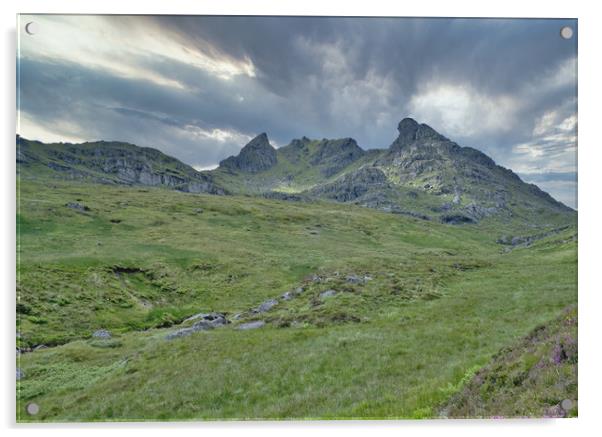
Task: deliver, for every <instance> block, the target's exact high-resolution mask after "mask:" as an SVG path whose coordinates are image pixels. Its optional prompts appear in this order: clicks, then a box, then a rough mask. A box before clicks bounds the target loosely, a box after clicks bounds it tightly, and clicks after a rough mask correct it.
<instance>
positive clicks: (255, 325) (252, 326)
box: [236, 320, 265, 331]
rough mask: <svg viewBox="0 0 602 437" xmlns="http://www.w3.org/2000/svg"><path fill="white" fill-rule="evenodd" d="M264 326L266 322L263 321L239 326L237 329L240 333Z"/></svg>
mask: <svg viewBox="0 0 602 437" xmlns="http://www.w3.org/2000/svg"><path fill="white" fill-rule="evenodd" d="M264 325H265V322H264V321H263V320H256V321H254V322H248V323H243V324H241V325H238V327H237V328H236V329H238V330H239V331H248V330H249V329H257V328H261V327H262V326H264Z"/></svg>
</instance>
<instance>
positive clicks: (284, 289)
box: [16, 15, 577, 422]
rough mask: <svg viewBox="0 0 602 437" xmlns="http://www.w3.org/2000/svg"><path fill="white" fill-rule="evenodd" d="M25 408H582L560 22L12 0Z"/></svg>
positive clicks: (501, 413) (559, 413)
mask: <svg viewBox="0 0 602 437" xmlns="http://www.w3.org/2000/svg"><path fill="white" fill-rule="evenodd" d="M18 35H19V49H18V53H17V59H18V108H17V110H18V121H19V125H18V132H17V164H18V165H17V189H18V193H17V194H18V216H17V223H18V229H17V232H18V235H17V237H18V240H17V241H18V243H19V245H18V266H17V267H18V281H17V306H16V311H17V326H16V332H17V340H16V341H17V360H16V361H17V371H16V378H17V393H16V402H17V420H18V421H19V422H38V421H40V422H54V421H60V422H69V421H74V422H79V421H114V420H116V421H144V420H163V421H180V420H220V419H239V420H248V419H266V420H273V419H352V418H355V419H358V418H359V419H364V418H371V419H391V418H396V419H421V418H440V417H446V418H494V417H496V418H498V417H504V418H512V417H539V418H542V417H574V416H576V415H577V373H576V370H577V313H576V304H577V284H576V271H577V228H576V219H577V211H576V209H577V203H576V184H577V168H576V144H577V142H576V126H577V94H576V87H577V82H576V80H577V79H576V68H577V52H576V47H577V21H576V20H571V19H545V20H544V19H454V18H437V19H435V18H342V17H234V16H81V15H21V16H20V17H19V20H18Z"/></svg>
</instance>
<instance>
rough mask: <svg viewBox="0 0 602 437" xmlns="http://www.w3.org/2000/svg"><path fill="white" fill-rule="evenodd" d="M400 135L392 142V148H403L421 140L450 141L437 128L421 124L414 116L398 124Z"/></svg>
mask: <svg viewBox="0 0 602 437" xmlns="http://www.w3.org/2000/svg"><path fill="white" fill-rule="evenodd" d="M397 130H398V131H399V136H398V137H397V139H396V140H395V141H394V142H393V144H391V147H390V149H392V150H393V149H401V148H402V147H404V146H407V145H409V144H413V143H417V142H420V141H424V142H433V141H448V140H447V138H445V137H444V136H443V135H441V134H440V133H438V132H437V131H436V130H435V129H433V128H432V127H430V126H429V125H427V124H424V123H422V124H420V123H418V122H417V121H416V120H414V119H413V118H404V119H403V120H401V121H400V122H399V124H398V125H397Z"/></svg>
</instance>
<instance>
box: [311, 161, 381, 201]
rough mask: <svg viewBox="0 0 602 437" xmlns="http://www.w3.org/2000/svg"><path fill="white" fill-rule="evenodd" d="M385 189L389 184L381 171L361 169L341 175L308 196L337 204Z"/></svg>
mask: <svg viewBox="0 0 602 437" xmlns="http://www.w3.org/2000/svg"><path fill="white" fill-rule="evenodd" d="M386 188H389V184H388V181H387V177H386V176H385V174H384V173H383V171H382V170H380V169H379V168H376V167H362V168H360V169H359V170H356V171H354V172H351V173H348V174H345V175H343V176H342V177H340V178H338V179H336V180H335V181H334V182H331V183H328V184H324V185H321V186H318V187H316V188H314V189H312V190H311V191H310V194H311V195H313V196H316V197H321V198H327V199H332V200H336V201H338V202H349V201H354V200H356V199H358V198H360V197H362V196H364V195H365V194H366V193H368V192H369V191H380V190H383V189H386Z"/></svg>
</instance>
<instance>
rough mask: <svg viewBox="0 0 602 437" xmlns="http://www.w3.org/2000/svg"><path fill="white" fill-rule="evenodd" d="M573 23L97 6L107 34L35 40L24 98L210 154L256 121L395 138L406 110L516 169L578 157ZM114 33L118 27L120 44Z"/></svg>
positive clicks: (48, 110) (24, 76) (70, 128)
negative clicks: (127, 12)
mask: <svg viewBox="0 0 602 437" xmlns="http://www.w3.org/2000/svg"><path fill="white" fill-rule="evenodd" d="M48 20H49V21H48V22H47V27H48V28H54V29H56V26H62V27H61V28H66V26H68V25H69V26H71V27H70V28H69V29H72V30H70V31H69V32H75V30H77V28H78V22H77V21H74V20H70V19H69V18H64V17H63V18H62V19H59V18H56V20H58V21H56V20H55V21H56V22H53V21H52V17H50V18H49V19H48ZM61 20H62V21H61ZM43 24H44V23H43ZM566 24H569V25H571V26H573V27H576V23H575V22H574V21H570V20H569V21H567V20H497V19H496V20H466V19H451V20H450V19H403V20H401V19H393V18H370V19H359V18H319V17H313V18H290V17H289V18H286V17H184V16H171V17H110V16H108V17H101V18H96V19H94V21H93V22H89V23H87V24H86V29H87V33H88V34H91V33H93V30H95V29H96V30H97V35H102V36H103V38H102V39H100V37H98V46H97V47H98V48H97V49H96V50H97V52H92V53H90V52H89V44H88V45H87V46H85V50H88V51H85V50H84V49H82V47H79V46H77V43H76V42H72V41H70V40H69V36H70V33H69V32H65V36H64V40H62V46H61V48H62V50H61V51H57V52H56V55H55V56H50V55H48V53H49V50H50V52H51V49H52V47H48V46H46V47H44V50H42V49H41V48H38V47H37V46H36V45H34V44H33V43H32V42H31V40H27V42H28V44H29V46H24V47H22V51H21V61H20V64H21V65H20V75H21V89H22V95H21V111H22V112H23V115H24V116H26V117H28V119H29V120H30V121H31V123H30V124H34V125H35V126H37V127H39V128H40V129H41V130H42V131H44V132H53V133H55V134H57V135H61V134H63V135H65V136H66V137H75V138H85V139H94V138H104V139H121V140H126V141H131V142H134V143H136V144H139V145H143V146H151V147H158V148H160V149H161V150H163V151H165V152H166V153H170V154H172V155H175V156H177V157H179V158H180V159H182V160H184V161H186V162H188V163H191V164H194V165H198V166H209V165H211V164H216V163H217V162H218V161H219V160H220V159H223V158H224V157H226V156H228V155H229V154H232V153H236V151H237V150H238V149H239V148H240V147H241V146H242V145H244V142H245V141H246V140H248V138H249V137H251V136H253V135H255V134H257V133H259V132H263V131H265V132H267V133H268V135H269V137H270V139H271V140H273V141H274V142H275V143H277V144H278V145H284V144H287V143H288V142H289V141H290V140H291V139H292V138H295V137H300V136H303V135H307V136H309V137H317V138H321V137H341V136H351V137H354V138H356V139H357V140H358V142H359V143H360V144H361V145H362V146H363V147H365V148H373V147H387V146H388V145H389V144H390V143H391V141H392V140H393V138H394V137H395V128H396V124H397V122H398V121H399V120H400V119H401V118H403V117H405V116H408V115H409V116H414V117H415V118H417V119H419V121H422V122H426V123H429V124H430V125H432V126H433V127H434V128H436V129H437V130H439V131H440V132H442V133H443V134H445V135H446V136H448V137H450V138H452V139H453V140H455V141H457V142H458V143H460V144H462V145H468V146H473V147H477V148H480V149H482V150H484V151H485V152H486V153H489V154H490V155H491V156H492V157H493V158H494V159H495V160H496V161H498V162H499V163H501V164H503V165H506V166H510V167H511V168H513V169H514V170H516V171H518V172H522V173H525V174H539V175H545V174H550V173H559V172H570V171H573V172H574V171H575V170H576V168H575V166H576V162H575V159H574V155H575V153H574V151H575V141H576V138H575V136H576V76H575V74H574V73H575V68H576V64H575V63H574V60H575V56H576V40H575V39H573V40H571V41H566V40H563V39H562V38H560V36H559V29H560V28H561V26H563V25H566ZM53 26H54V27H53ZM82 26H83V25H82ZM120 32H121V33H123V35H121V34H120ZM107 35H109V36H110V35H113V38H114V39H115V38H117V41H119V36H121V37H122V38H123V42H124V46H125V47H121V44H119V43H114V42H113V43H111V41H107V40H106V39H105V38H107ZM115 35H117V36H115ZM73 38H77V36H76V35H73ZM90 38H92V37H90ZM59 42H61V41H59V38H58V37H57V41H56V44H57V45H58V44H59ZM136 42H138V45H136ZM126 43H127V44H126ZM45 44H47V45H48V44H50V43H48V42H47V43H45ZM103 44H104V46H103ZM111 44H113V45H111ZM103 47H104V48H103ZM82 57H83V59H82ZM34 131H35V129H34ZM23 133H24V135H26V134H27V132H26V131H25V132H23ZM42 139H43V138H42ZM542 177H545V176H542ZM552 194H554V192H552ZM565 197H566V196H565ZM567 199H568V197H567ZM565 200H566V199H565ZM566 201H567V202H568V203H571V200H570V199H568V200H566Z"/></svg>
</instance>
